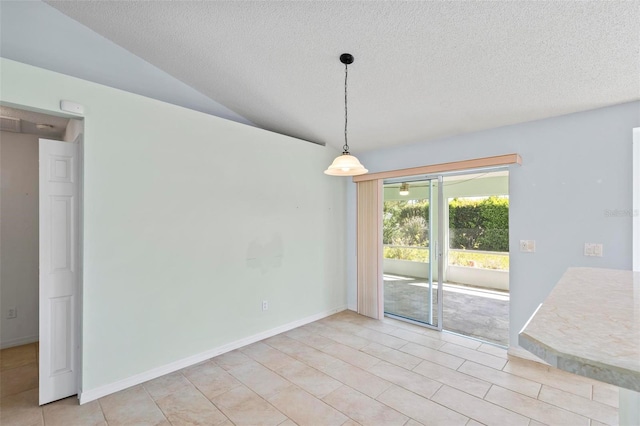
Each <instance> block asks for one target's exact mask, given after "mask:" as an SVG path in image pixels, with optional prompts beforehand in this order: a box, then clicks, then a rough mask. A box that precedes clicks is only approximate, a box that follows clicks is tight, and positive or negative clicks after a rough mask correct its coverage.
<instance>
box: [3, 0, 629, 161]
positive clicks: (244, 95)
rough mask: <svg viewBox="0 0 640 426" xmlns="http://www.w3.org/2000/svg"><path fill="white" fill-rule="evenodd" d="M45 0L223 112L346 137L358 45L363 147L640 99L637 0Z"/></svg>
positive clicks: (356, 126) (354, 140)
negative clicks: (349, 60) (348, 56)
mask: <svg viewBox="0 0 640 426" xmlns="http://www.w3.org/2000/svg"><path fill="white" fill-rule="evenodd" d="M48 4H50V5H51V6H53V7H54V8H56V9H58V10H59V11H61V12H62V13H64V14H66V15H68V16H69V17H71V18H73V19H74V20H75V21H78V22H80V23H81V24H83V25H84V26H86V27H87V28H86V29H85V30H86V31H89V32H90V30H92V31H94V32H95V33H98V34H100V35H102V36H104V37H105V38H106V39H108V40H110V41H112V42H114V43H115V44H117V45H119V46H120V47H121V48H123V49H122V52H123V53H122V54H123V55H124V54H128V55H131V54H133V55H135V56H137V57H138V58H140V59H141V60H140V63H142V64H146V65H145V66H149V65H151V66H153V67H155V68H157V69H159V70H161V71H162V72H164V73H166V74H168V76H171V77H173V78H175V79H176V80H177V81H179V82H181V83H183V84H184V85H185V90H195V91H196V92H198V93H199V94H202V95H204V96H205V97H206V98H208V99H209V100H211V101H212V102H215V103H217V104H218V105H219V106H220V108H221V109H225V108H226V109H228V110H227V117H226V118H230V119H235V120H236V121H244V122H251V123H253V124H255V125H256V126H259V127H262V128H264V129H268V130H271V131H274V132H279V133H284V134H287V135H291V136H295V137H298V138H301V139H304V140H308V141H312V142H315V143H321V144H325V143H326V144H330V145H333V146H335V147H340V146H342V144H343V134H342V133H343V127H342V126H343V119H344V118H343V113H344V105H343V102H344V93H343V90H344V89H343V84H344V80H343V79H344V66H343V65H342V64H341V63H340V62H339V61H338V57H339V55H340V54H341V53H343V52H349V53H352V54H353V55H354V56H355V62H354V63H353V65H351V66H350V67H349V143H350V145H351V147H352V150H353V151H354V152H356V153H357V152H362V151H366V150H372V149H377V148H381V147H387V146H393V145H398V144H407V143H412V142H420V141H428V140H432V139H436V138H441V137H445V136H450V135H456V134H461V133H467V132H473V131H478V130H482V129H487V128H493V127H499V126H504V125H509V124H514V123H520V122H525V121H531V120H536V119H540V118H545V117H550V116H557V115H561V114H567V113H572V112H576V111H582V110H587V109H593V108H597V107H601V106H606V105H613V104H617V103H622V102H628V101H633V100H638V99H640V79H639V76H640V2H638V1H629V2H605V1H602V2H599V1H594V2H561V1H551V2H541V1H530V2H475V1H473V2H472V1H463V2H454V1H444V2H441V1H424V2H360V1H346V2H325V1H312V2H283V1H259V2H258V1H239V2H233V1H212V2H206V1H205V2H201V1H198V2H155V1H130V2H108V1H98V2H79V1H68V2H67V1H50V2H48ZM4 36H5V34H3V38H4ZM41 37H43V38H46V37H51V35H50V34H46V33H43V34H41ZM94 37H95V34H94ZM3 43H4V42H3ZM90 44H91V43H87V46H85V47H86V48H87V49H92V46H90ZM94 48H95V46H94ZM94 50H95V49H94ZM76 53H78V57H80V58H81V57H82V54H81V53H82V52H76ZM3 56H4V55H3ZM129 59H130V58H129ZM135 71H136V70H135V69H131V72H132V73H135ZM138 77H139V78H140V79H141V80H144V79H145V75H144V73H142V74H141V75H139V76H138ZM117 78H118V77H117V76H113V79H114V80H117ZM126 78H129V79H131V75H128V76H126ZM89 79H90V78H89ZM113 85H114V86H117V82H115V83H114V84H113ZM131 85H133V86H135V83H131ZM176 90H177V89H176ZM134 91H135V90H134ZM151 91H152V90H151ZM144 94H146V95H147V96H152V97H154V95H153V93H151V94H149V93H144ZM169 95H170V94H164V96H165V98H162V96H155V97H158V98H160V99H163V100H169V101H170V102H171V101H172V100H171V99H168V98H170V96H169ZM173 102H174V103H178V104H184V103H185V102H184V101H183V102H180V101H179V100H178V101H173ZM187 106H188V105H187ZM196 109H198V108H196ZM199 109H201V110H206V108H199ZM214 109H215V108H214ZM213 113H215V111H214V112H213ZM234 114H235V115H234ZM221 115H222V114H221Z"/></svg>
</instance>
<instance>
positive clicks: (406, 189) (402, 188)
mask: <svg viewBox="0 0 640 426" xmlns="http://www.w3.org/2000/svg"><path fill="white" fill-rule="evenodd" d="M399 193H400V195H409V184H408V183H406V182H404V183H403V184H402V185H400V191H399Z"/></svg>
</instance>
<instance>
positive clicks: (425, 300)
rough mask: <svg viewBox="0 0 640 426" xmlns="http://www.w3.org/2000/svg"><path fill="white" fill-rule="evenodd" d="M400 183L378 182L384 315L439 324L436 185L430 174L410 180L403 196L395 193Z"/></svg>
mask: <svg viewBox="0 0 640 426" xmlns="http://www.w3.org/2000/svg"><path fill="white" fill-rule="evenodd" d="M402 185H404V183H398V182H392V183H389V184H386V185H385V186H384V194H385V197H384V201H385V208H384V218H383V221H384V231H383V235H384V239H385V241H384V245H385V255H384V257H385V259H384V284H383V285H384V308H385V314H386V315H390V316H394V317H398V318H401V319H406V320H410V321H416V322H419V323H421V324H424V325H426V326H429V327H433V328H437V329H441V324H442V313H441V310H442V306H441V303H440V301H441V300H442V295H441V292H442V286H438V285H437V279H438V278H437V277H438V276H439V275H438V271H439V270H440V269H439V268H438V263H439V260H440V257H439V256H438V253H439V249H440V247H441V244H438V236H439V233H438V227H437V226H436V224H437V222H438V220H439V218H440V215H439V214H438V205H439V204H438V202H437V201H438V199H439V198H438V193H439V188H440V185H438V181H437V180H433V179H430V180H422V181H413V182H411V183H409V184H408V194H406V195H405V194H400V189H401V188H400V187H401V186H402ZM402 189H403V190H404V191H407V188H406V187H403V188H402ZM404 191H403V192H404ZM401 211H402V213H400V212H401ZM407 212H409V214H408V215H407V214H406V213H407Z"/></svg>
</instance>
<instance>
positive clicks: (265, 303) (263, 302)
mask: <svg viewBox="0 0 640 426" xmlns="http://www.w3.org/2000/svg"><path fill="white" fill-rule="evenodd" d="M268 309H269V302H268V301H267V300H263V301H262V310H263V311H266V310H268Z"/></svg>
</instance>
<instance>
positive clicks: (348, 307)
mask: <svg viewBox="0 0 640 426" xmlns="http://www.w3.org/2000/svg"><path fill="white" fill-rule="evenodd" d="M347 309H348V310H350V311H353V312H358V305H348V306H347Z"/></svg>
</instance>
